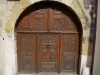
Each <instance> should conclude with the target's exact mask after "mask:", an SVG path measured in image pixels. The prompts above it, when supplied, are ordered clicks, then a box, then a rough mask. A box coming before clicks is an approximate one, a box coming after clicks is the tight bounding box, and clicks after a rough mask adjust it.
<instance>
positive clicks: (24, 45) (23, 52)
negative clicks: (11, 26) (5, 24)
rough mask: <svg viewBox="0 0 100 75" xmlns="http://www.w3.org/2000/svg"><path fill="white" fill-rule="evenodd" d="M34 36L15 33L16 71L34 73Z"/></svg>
mask: <svg viewBox="0 0 100 75" xmlns="http://www.w3.org/2000/svg"><path fill="white" fill-rule="evenodd" d="M36 44H37V42H36V35H35V34H29V33H28V34H27V33H17V53H18V71H19V72H20V73H33V72H35V71H36V67H37V66H36V49H37V48H36Z"/></svg>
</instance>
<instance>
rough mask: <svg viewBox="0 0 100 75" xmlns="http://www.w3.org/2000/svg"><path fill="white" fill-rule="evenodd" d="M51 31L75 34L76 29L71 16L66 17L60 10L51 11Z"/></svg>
mask: <svg viewBox="0 0 100 75" xmlns="http://www.w3.org/2000/svg"><path fill="white" fill-rule="evenodd" d="M50 31H53V32H72V31H74V32H75V31H76V28H75V25H74V23H73V21H72V20H71V18H69V16H66V15H65V14H64V13H63V12H61V11H60V10H56V9H50Z"/></svg>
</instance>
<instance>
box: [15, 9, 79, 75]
mask: <svg viewBox="0 0 100 75" xmlns="http://www.w3.org/2000/svg"><path fill="white" fill-rule="evenodd" d="M17 30H18V33H17V51H18V71H19V72H24V73H31V72H77V66H78V57H79V55H78V52H79V51H78V50H79V43H78V42H79V41H78V40H79V35H78V31H77V28H76V26H75V24H74V23H73V21H72V20H71V18H70V17H69V16H67V15H65V14H64V13H62V12H61V11H59V10H56V9H51V8H46V9H40V10H37V11H34V12H32V13H30V14H29V15H27V16H25V18H23V19H22V20H21V21H20V23H19V25H18V28H17Z"/></svg>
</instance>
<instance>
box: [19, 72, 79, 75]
mask: <svg viewBox="0 0 100 75" xmlns="http://www.w3.org/2000/svg"><path fill="white" fill-rule="evenodd" d="M18 75H77V74H76V73H60V74H58V73H52V72H50V73H49V72H47V73H38V74H36V73H33V74H18Z"/></svg>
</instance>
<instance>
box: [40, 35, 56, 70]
mask: <svg viewBox="0 0 100 75" xmlns="http://www.w3.org/2000/svg"><path fill="white" fill-rule="evenodd" d="M40 41H41V42H40V46H41V47H40V50H41V55H42V56H40V59H41V60H40V65H41V66H40V68H41V69H40V70H41V71H47V72H48V71H49V72H50V71H56V69H57V67H56V65H57V58H56V57H57V48H56V47H57V36H56V35H41V38H40Z"/></svg>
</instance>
